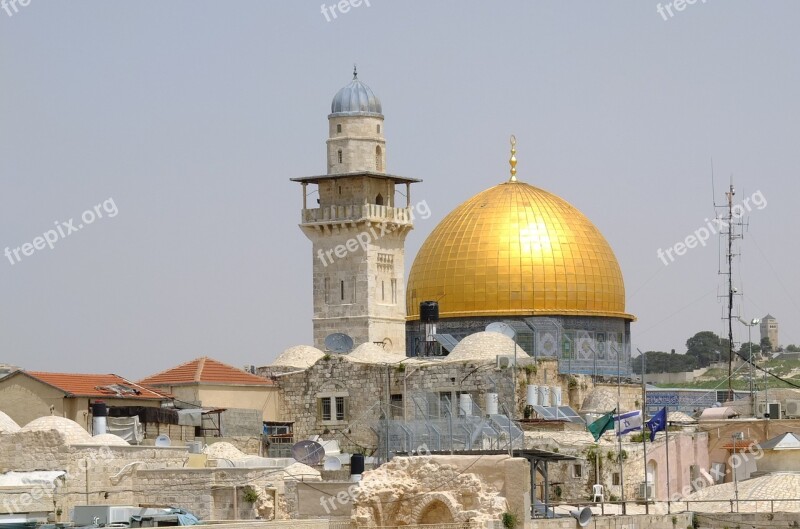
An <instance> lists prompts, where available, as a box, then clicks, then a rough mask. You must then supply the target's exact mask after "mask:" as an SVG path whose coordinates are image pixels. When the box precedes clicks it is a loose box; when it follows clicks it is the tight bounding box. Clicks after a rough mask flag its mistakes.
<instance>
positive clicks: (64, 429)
mask: <svg viewBox="0 0 800 529" xmlns="http://www.w3.org/2000/svg"><path fill="white" fill-rule="evenodd" d="M51 430H55V431H57V432H59V433H61V435H63V436H64V441H65V442H66V444H68V445H72V444H89V443H91V442H92V436H91V435H89V432H87V431H86V430H84V429H83V428H81V425H80V424H78V423H76V422H75V421H71V420H69V419H66V418H64V417H58V416H55V415H47V416H45V417H39V418H38V419H34V420H32V421H31V422H29V423H28V424H26V425H25V426H23V427H22V428H21V429H20V431H21V432H47V431H51Z"/></svg>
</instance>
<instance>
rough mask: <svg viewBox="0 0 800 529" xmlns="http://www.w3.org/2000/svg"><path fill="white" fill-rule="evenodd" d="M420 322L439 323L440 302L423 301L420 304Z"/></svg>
mask: <svg viewBox="0 0 800 529" xmlns="http://www.w3.org/2000/svg"><path fill="white" fill-rule="evenodd" d="M419 320H420V321H421V322H422V323H436V322H437V321H439V302H438V301H423V302H422V303H420V304H419Z"/></svg>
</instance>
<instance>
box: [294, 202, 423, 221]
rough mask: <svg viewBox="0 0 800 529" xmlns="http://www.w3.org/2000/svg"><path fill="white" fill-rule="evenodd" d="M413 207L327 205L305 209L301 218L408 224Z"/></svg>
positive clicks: (306, 219) (307, 219)
mask: <svg viewBox="0 0 800 529" xmlns="http://www.w3.org/2000/svg"><path fill="white" fill-rule="evenodd" d="M411 210H412V208H394V207H391V206H379V205H377V204H353V205H347V206H327V207H324V208H314V209H304V210H302V212H301V220H302V222H303V223H306V222H329V221H333V222H338V221H356V220H362V219H367V220H377V221H381V222H383V221H392V222H396V223H398V224H407V223H411V221H412V216H413V214H412V211H411Z"/></svg>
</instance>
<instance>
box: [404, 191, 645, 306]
mask: <svg viewBox="0 0 800 529" xmlns="http://www.w3.org/2000/svg"><path fill="white" fill-rule="evenodd" d="M406 299H407V300H408V307H407V309H408V318H409V319H410V320H417V319H419V303H420V302H421V301H426V300H437V301H439V314H440V316H441V317H442V318H459V317H481V316H483V317H492V316H496V317H503V316H540V315H566V316H606V317H621V318H625V319H629V320H633V319H634V318H633V316H631V315H630V314H626V313H625V285H624V284H623V281H622V272H621V271H620V268H619V264H618V263H617V259H616V257H614V252H613V251H612V250H611V246H609V244H608V242H606V240H605V238H604V237H603V235H602V234H601V233H600V230H598V229H597V228H596V227H595V226H594V224H592V223H591V221H589V219H587V218H586V217H585V216H584V215H583V213H581V212H580V211H578V209H576V208H575V207H573V206H572V205H571V204H569V203H568V202H567V201H565V200H563V199H561V198H559V197H557V196H555V195H553V194H551V193H548V192H547V191H543V190H541V189H539V188H536V187H534V186H531V185H529V184H526V183H523V182H518V181H509V182H505V183H503V184H500V185H497V186H495V187H492V188H490V189H487V190H486V191H483V192H482V193H478V194H477V195H475V196H474V197H472V198H471V199H469V200H467V201H466V202H464V203H463V204H461V205H460V206H458V207H457V208H456V209H454V210H453V211H452V212H451V213H450V214H449V215H447V217H445V218H444V219H443V220H442V221H441V222H440V223H439V225H438V226H436V228H435V229H434V230H433V232H432V233H431V234H430V235H429V236H428V238H427V239H426V240H425V243H424V244H423V245H422V248H421V249H420V251H419V253H418V254H417V257H416V259H415V260H414V264H413V265H412V267H411V272H410V274H409V276H408V289H407V296H406Z"/></svg>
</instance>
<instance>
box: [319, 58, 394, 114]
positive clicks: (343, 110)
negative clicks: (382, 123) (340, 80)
mask: <svg viewBox="0 0 800 529" xmlns="http://www.w3.org/2000/svg"><path fill="white" fill-rule="evenodd" d="M382 112H383V111H382V108H381V100H380V99H378V96H376V95H375V94H374V93H373V92H372V90H371V89H370V87H368V86H367V85H365V84H364V83H362V82H361V81H359V80H358V71H357V70H356V69H355V68H353V80H352V81H350V84H348V85H347V86H345V87H344V88H342V89H341V90H339V91H338V92H336V95H335V96H333V101H332V102H331V115H332V116H383V113H382Z"/></svg>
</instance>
